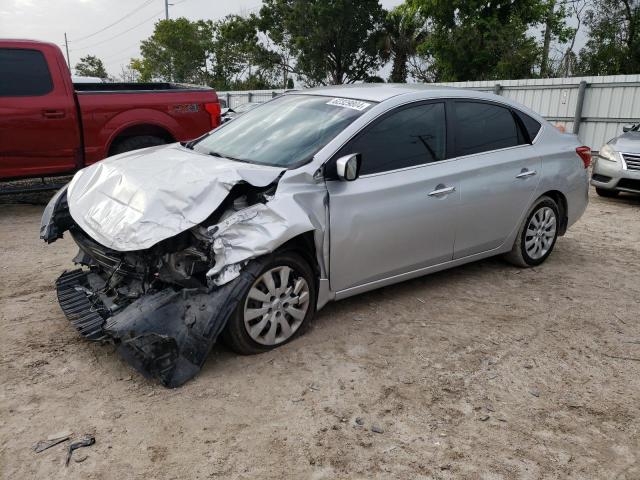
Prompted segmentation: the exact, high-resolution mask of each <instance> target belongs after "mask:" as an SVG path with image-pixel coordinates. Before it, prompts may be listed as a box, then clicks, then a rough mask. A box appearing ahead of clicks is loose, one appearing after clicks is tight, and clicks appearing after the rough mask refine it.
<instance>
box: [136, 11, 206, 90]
mask: <svg viewBox="0 0 640 480" xmlns="http://www.w3.org/2000/svg"><path fill="white" fill-rule="evenodd" d="M213 33H214V26H213V22H211V21H210V20H206V21H205V20H198V21H195V22H192V21H190V20H188V19H186V18H177V19H175V20H160V21H159V22H157V23H156V25H155V28H154V31H153V35H151V37H149V38H148V39H147V40H143V41H142V43H141V46H140V53H141V54H142V58H141V59H134V60H133V61H132V62H131V66H132V68H133V69H135V70H137V71H138V72H139V73H140V80H141V81H143V82H144V81H150V80H162V81H176V82H187V83H197V84H207V83H209V82H210V80H211V73H210V68H209V67H210V62H211V57H212V52H213Z"/></svg>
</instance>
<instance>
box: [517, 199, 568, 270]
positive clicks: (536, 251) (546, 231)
mask: <svg viewBox="0 0 640 480" xmlns="http://www.w3.org/2000/svg"><path fill="white" fill-rule="evenodd" d="M559 218H560V215H559V213H558V206H557V205H556V203H555V202H554V201H553V200H552V199H551V198H549V197H540V198H539V199H538V200H537V201H536V202H535V204H534V205H533V207H531V209H530V210H529V212H528V214H527V216H526V218H525V221H524V223H523V224H522V226H521V227H520V230H519V231H518V236H517V237H516V240H515V242H514V244H513V248H512V249H511V251H510V252H509V253H508V254H507V255H505V258H506V259H507V260H508V261H509V262H511V263H512V264H514V265H516V266H518V267H523V268H527V267H535V266H536V265H540V264H541V263H542V262H544V261H545V260H546V259H547V257H548V256H549V255H551V252H552V251H553V247H554V246H555V244H556V240H557V238H558V223H559V222H558V220H559Z"/></svg>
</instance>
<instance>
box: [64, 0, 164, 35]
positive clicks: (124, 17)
mask: <svg viewBox="0 0 640 480" xmlns="http://www.w3.org/2000/svg"><path fill="white" fill-rule="evenodd" d="M151 2H153V0H145V2H144V3H143V4H142V5H140V6H139V7H137V8H135V9H133V10H131V11H130V12H129V13H127V14H126V15H124V16H123V17H122V18H119V19H118V20H116V21H115V22H113V23H110V24H109V25H107V26H106V27H104V28H101V29H100V30H97V31H95V32H93V33H91V34H89V35H85V36H84V37H80V38H76V39H75V40H73V41H74V42H81V41H82V40H86V39H87V38H91V37H93V36H95V35H97V34H99V33H102V32H104V31H105V30H108V29H109V28H111V27H113V26H114V25H117V24H118V23H120V22H121V21H123V20H125V19H127V18H129V16H131V15H133V14H134V13H136V12H138V11H140V10H142V9H143V8H144V7H146V6H147V5H149V4H151Z"/></svg>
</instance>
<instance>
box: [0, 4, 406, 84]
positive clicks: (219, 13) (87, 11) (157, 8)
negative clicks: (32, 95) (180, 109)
mask: <svg viewBox="0 0 640 480" xmlns="http://www.w3.org/2000/svg"><path fill="white" fill-rule="evenodd" d="M171 3H172V4H174V5H173V6H170V7H169V16H170V18H177V17H187V18H189V19H190V20H200V19H211V20H218V19H221V18H223V17H224V16H226V15H229V14H240V15H242V14H248V13H253V12H256V11H257V10H258V9H259V8H260V5H261V3H262V2H261V1H260V0H170V4H171ZM400 3H402V0H382V5H383V6H384V7H385V8H387V9H389V8H393V7H395V6H396V5H399V4H400ZM129 13H131V14H130V15H128V16H127V14H129ZM125 16H126V18H124V19H123V17H125ZM163 18H164V0H0V38H29V39H34V40H46V41H49V42H53V43H56V44H58V45H60V47H61V48H62V49H63V51H64V34H65V32H66V33H67V38H68V40H69V57H70V59H71V66H72V67H73V66H74V65H75V64H76V63H77V62H78V60H79V59H80V57H83V56H85V55H96V56H98V57H99V58H101V59H102V61H103V62H104V64H105V66H106V68H107V71H108V72H109V74H111V75H115V76H117V75H119V74H120V72H121V68H122V66H123V65H126V64H128V63H129V59H130V58H131V57H136V56H138V55H139V50H138V47H139V45H140V41H141V40H144V39H146V38H148V37H149V36H150V35H151V34H152V33H153V25H154V23H155V22H156V20H159V19H163ZM114 23H115V25H112V24H114ZM111 25H112V26H111ZM105 27H108V28H105ZM103 29H104V30H103ZM101 30H102V31H101ZM96 32H98V33H96ZM94 34H95V35H94Z"/></svg>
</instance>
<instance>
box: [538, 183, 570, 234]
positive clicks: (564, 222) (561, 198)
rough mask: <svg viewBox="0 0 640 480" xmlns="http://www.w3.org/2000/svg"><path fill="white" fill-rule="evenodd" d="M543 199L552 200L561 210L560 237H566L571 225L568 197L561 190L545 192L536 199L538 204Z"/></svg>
mask: <svg viewBox="0 0 640 480" xmlns="http://www.w3.org/2000/svg"><path fill="white" fill-rule="evenodd" d="M541 197H549V198H551V200H553V201H554V202H555V204H556V205H557V206H558V210H559V212H558V213H559V214H560V222H559V225H558V236H562V235H564V234H565V233H566V232H567V226H568V224H569V216H568V212H569V210H568V204H567V197H566V196H565V195H564V193H562V192H561V191H559V190H548V191H546V192H544V193H543V194H542V195H540V196H539V197H538V198H537V199H536V202H537V201H538V200H539V199H540V198H541ZM534 203H535V202H534Z"/></svg>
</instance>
